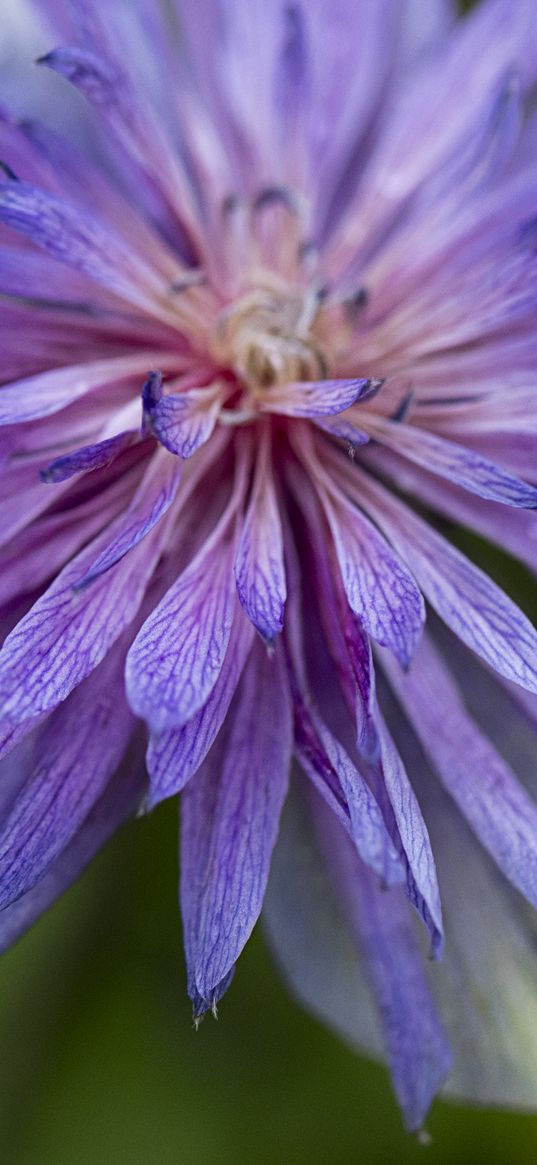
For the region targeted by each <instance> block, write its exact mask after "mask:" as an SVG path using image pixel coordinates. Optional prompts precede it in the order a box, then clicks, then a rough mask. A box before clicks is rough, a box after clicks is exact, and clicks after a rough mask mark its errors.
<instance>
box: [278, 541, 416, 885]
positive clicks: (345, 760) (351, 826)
mask: <svg viewBox="0 0 537 1165" xmlns="http://www.w3.org/2000/svg"><path fill="white" fill-rule="evenodd" d="M288 558H289V568H290V577H291V586H290V597H289V610H288V615H287V619H286V635H285V647H286V651H287V656H288V665H289V677H290V683H291V692H292V697H293V705H294V717H295V755H296V757H297V760H298V762H299V764H300V766H301V768H302V769H303V771H304V773H305V774H306V775H307V776H308V777H309V779H310V780H311V781H312V783H313V784H314V785H315V788H316V789H317V790H318V792H319V793H320V794H321V796H322V797H323V798H324V800H325V801H326V803H327V805H328V806H329V807H330V809H331V811H332V812H333V813H334V814H335V816H336V817H337V818H338V820H339V822H340V823H341V824H342V825H343V828H344V829H345V830H346V831H347V832H348V834H349V835H350V837H351V838H352V840H353V842H354V844H355V846H356V848H357V851H358V853H359V854H360V856H361V858H362V860H363V861H364V862H366V863H367V864H368V865H369V866H371V868H372V869H373V870H375V871H376V872H377V874H378V876H379V877H380V878H382V879H383V880H384V881H385V882H386V883H387V884H388V885H391V884H394V883H396V882H401V881H402V880H403V878H404V871H403V868H402V865H401V862H400V860H399V857H398V855H397V853H396V850H395V847H394V845H393V843H392V840H391V838H390V836H389V833H388V830H387V829H386V826H385V823H384V820H383V817H382V812H381V810H380V808H379V806H378V804H377V802H376V800H375V797H374V796H373V793H372V791H371V789H370V787H369V784H368V783H367V781H366V780H365V779H364V777H363V776H362V774H361V773H360V772H359V771H358V769H357V768H356V766H355V765H354V763H353V761H352V760H351V758H350V756H349V753H348V751H347V750H346V749H345V748H344V747H343V745H342V744H341V743H340V741H339V740H338V739H337V738H336V736H335V735H334V733H333V732H332V731H331V730H330V729H329V728H328V726H327V724H326V723H325V721H324V720H323V718H322V717H321V716H320V715H319V712H318V711H317V707H316V704H315V701H314V699H313V696H312V692H311V690H310V686H309V680H308V675H307V666H306V659H305V653H304V644H303V614H304V612H303V609H302V606H301V604H300V602H299V596H300V589H299V587H300V584H299V578H300V576H299V574H298V564H297V561H296V559H295V556H294V555H293V554H292V551H291V548H290V547H289V554H288ZM314 646H315V670H314V672H313V669H311V670H312V673H313V679H314V680H316V679H317V678H318V679H319V680H322V681H323V684H322V688H321V692H320V702H321V707H324V704H325V696H326V692H327V690H328V693H329V695H330V698H331V701H332V702H333V700H334V698H335V700H336V701H337V700H338V696H339V701H340V702H341V696H340V694H339V692H338V689H337V684H336V685H333V684H332V682H331V681H332V676H331V673H330V670H329V660H328V659H325V660H323V659H322V657H321V655H320V652H319V650H318V644H317V642H315V645H314ZM327 665H328V666H327ZM338 726H339V724H338Z"/></svg>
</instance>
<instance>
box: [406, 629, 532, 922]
mask: <svg viewBox="0 0 537 1165" xmlns="http://www.w3.org/2000/svg"><path fill="white" fill-rule="evenodd" d="M387 669H388V674H389V675H390V681H391V682H392V684H393V685H394V690H395V692H396V695H397V699H398V700H399V701H400V702H401V704H402V705H403V707H404V708H405V711H406V713H407V715H408V718H409V720H410V722H411V723H412V725H413V728H414V731H415V733H416V736H417V737H418V739H419V740H420V741H421V744H422V746H423V748H424V750H425V752H426V754H427V756H428V757H429V760H430V762H431V765H432V766H433V768H434V770H435V771H436V772H437V774H438V776H439V777H440V779H441V781H442V782H443V784H444V785H445V787H446V790H447V792H448V793H449V794H450V795H451V796H452V797H453V799H454V800H455V801H456V803H457V805H458V807H459V809H460V811H461V813H463V814H464V816H465V817H466V818H467V820H468V822H469V824H470V825H471V827H472V829H473V830H474V832H475V833H476V834H477V836H478V838H479V840H480V841H481V843H482V845H483V846H484V847H485V848H486V849H487V850H488V851H489V853H490V854H491V856H492V858H493V860H494V861H495V862H496V864H497V865H498V866H499V868H500V869H501V870H502V872H503V873H504V874H505V876H506V877H507V878H509V880H510V881H511V882H512V883H513V885H514V886H516V888H517V889H518V890H520V891H521V893H522V894H524V895H525V897H526V898H527V899H528V901H529V902H531V904H532V905H533V906H537V805H536V804H535V803H534V802H533V801H532V800H531V798H530V797H529V796H528V794H527V793H526V792H525V791H524V789H523V788H522V786H521V785H520V784H519V783H518V781H517V779H516V777H515V775H514V773H513V772H512V771H511V770H510V768H509V766H508V765H507V764H506V763H505V761H503V760H502V758H501V756H500V755H499V754H498V753H497V752H496V750H495V749H494V748H493V746H492V745H491V743H490V741H488V740H487V738H486V737H485V736H483V734H482V733H481V731H480V730H479V728H478V726H477V724H476V723H475V722H474V721H473V720H472V718H471V717H470V716H469V715H468V714H467V713H466V711H465V709H464V706H463V703H462V700H461V698H460V696H459V693H458V692H457V688H456V686H455V684H454V682H453V679H452V677H451V676H450V673H449V671H448V669H447V668H446V667H444V666H443V664H442V660H441V658H440V656H439V655H438V654H437V652H436V651H435V649H434V647H433V645H432V642H431V641H430V639H428V638H427V639H425V640H424V642H423V645H422V647H421V648H420V652H419V655H418V656H417V658H416V662H415V666H413V668H412V670H411V672H410V673H409V674H408V675H407V676H406V677H404V678H403V679H400V677H398V676H393V675H392V670H391V664H390V663H389V662H388V663H387Z"/></svg>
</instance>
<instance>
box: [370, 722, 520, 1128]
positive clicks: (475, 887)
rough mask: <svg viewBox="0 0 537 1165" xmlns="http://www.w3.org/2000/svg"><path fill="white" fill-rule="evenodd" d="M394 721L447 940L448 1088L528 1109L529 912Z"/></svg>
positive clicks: (443, 995) (438, 989) (441, 978)
mask: <svg viewBox="0 0 537 1165" xmlns="http://www.w3.org/2000/svg"><path fill="white" fill-rule="evenodd" d="M390 725H391V727H392V730H393V731H394V733H395V734H396V736H397V739H398V740H399V741H400V742H402V743H403V742H404V757H405V763H406V764H407V766H408V768H409V771H411V772H412V776H413V780H414V781H415V782H416V784H417V789H418V794H419V798H420V802H421V804H422V805H423V809H424V812H425V814H426V817H427V823H428V825H429V829H430V831H431V837H432V841H433V848H434V852H435V856H436V860H437V863H438V870H439V877H440V882H441V886H442V897H443V904H444V915H445V924H446V947H445V951H444V956H443V959H442V960H441V962H439V963H431V964H430V965H429V970H430V983H431V988H432V990H433V993H434V995H435V997H436V999H437V1001H438V1005H439V1007H440V1008H441V1011H442V1015H443V1016H444V1018H445V1023H446V1027H447V1029H448V1034H449V1038H450V1042H451V1045H452V1048H453V1054H454V1065H453V1072H452V1073H451V1074H450V1076H449V1078H448V1080H447V1082H446V1086H445V1093H446V1095H447V1096H450V1097H452V1098H456V1099H457V1100H459V1101H463V1102H465V1103H469V1102H471V1103H474V1104H475V1103H477V1104H486V1105H489V1106H490V1105H495V1106H496V1105H499V1106H509V1107H513V1106H514V1107H517V1108H520V1109H534V1108H535V1106H536V1104H537V1087H536V1081H537V1044H536V1032H537V1004H536V999H535V976H534V970H533V968H534V958H535V954H534V952H535V941H536V934H537V932H536V927H535V912H534V910H533V908H530V907H528V906H527V904H526V903H525V902H524V900H523V899H522V898H521V897H520V895H519V894H517V893H516V892H515V891H514V890H512V888H511V887H510V886H509V884H508V882H506V880H505V878H504V877H503V875H502V874H501V873H500V872H499V871H498V869H497V867H496V866H495V865H494V861H493V859H492V858H491V857H489V855H488V854H487V853H486V852H485V851H484V850H483V848H482V846H481V845H480V844H479V843H478V842H477V841H476V838H475V836H474V835H473V834H472V832H471V830H470V828H469V827H468V826H467V824H466V823H465V821H464V820H463V818H462V817H461V814H460V813H459V811H458V810H457V808H456V806H455V804H454V803H453V800H452V799H451V797H450V796H448V795H447V793H446V791H445V790H444V789H443V788H442V786H441V784H440V783H439V782H438V781H437V780H435V777H434V774H433V772H432V771H431V769H430V768H429V766H428V764H427V762H426V759H425V757H424V754H423V751H422V749H421V748H420V746H419V744H418V743H417V741H416V739H415V737H414V736H413V735H412V734H411V733H410V732H409V728H408V722H406V728H405V721H404V717H403V715H402V714H397V715H396V717H395V719H393V718H392V715H390ZM469 888H471V893H470V892H469Z"/></svg>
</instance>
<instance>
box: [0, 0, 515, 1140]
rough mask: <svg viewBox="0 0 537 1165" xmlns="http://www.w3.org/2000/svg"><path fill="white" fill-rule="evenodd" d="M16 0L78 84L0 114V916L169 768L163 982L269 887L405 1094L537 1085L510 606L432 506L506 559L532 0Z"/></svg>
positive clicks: (225, 968) (296, 949) (343, 1019)
mask: <svg viewBox="0 0 537 1165" xmlns="http://www.w3.org/2000/svg"><path fill="white" fill-rule="evenodd" d="M36 8H37V10H38V12H40V13H41V17H42V18H43V20H45V21H48V23H49V26H50V24H52V25H53V26H54V30H53V31H54V34H55V35H56V36H57V37H58V39H59V41H60V42H61V43H60V44H59V47H56V48H52V49H51V51H48V52H47V53H46V55H45V56H43V57H41V58H40V61H39V62H38V64H39V65H40V66H41V67H44V68H45V69H47V70H49V83H50V92H51V95H53V96H52V98H51V100H52V104H54V100H55V99H56V100H57V102H58V104H59V105H61V103H62V102H65V101H66V100H69V99H70V97H69V95H70V93H71V89H70V88H69V86H71V87H73V86H74V87H75V88H76V89H78V90H79V91H80V93H81V94H82V97H83V99H84V101H85V105H84V108H83V109H82V107H80V113H79V115H78V116H79V118H80V123H79V125H78V128H77V132H76V134H73V133H72V132H71V131H70V130H69V128H68V129H67V132H66V135H65V136H62V135H59V134H58V133H57V132H56V130H54V129H51V128H50V127H48V126H47V125H44V124H42V123H41V122H40V121H39V120H37V119H36V118H34V117H33V116H32V117H28V118H27V119H25V120H19V119H17V118H15V117H14V116H12V115H10V114H9V112H6V111H3V112H2V114H1V116H0V143H1V147H0V156H1V157H2V159H3V161H2V177H1V178H0V243H1V246H2V254H3V261H2V266H1V270H0V293H1V295H2V297H3V310H2V315H1V318H0V334H1V337H2V348H3V368H2V380H3V382H4V383H3V386H2V388H1V389H0V424H1V430H0V495H1V499H2V517H3V520H2V530H1V533H0V566H1V572H0V619H1V622H2V630H3V637H4V643H3V647H2V649H1V651H0V757H1V758H2V759H1V760H0V776H1V778H2V780H1V782H0V808H1V814H0V911H1V912H0V944H1V945H2V947H5V946H7V945H9V943H10V942H12V941H14V939H15V938H16V937H17V936H18V935H19V934H20V933H22V932H23V931H24V930H25V929H26V928H27V927H28V926H29V925H30V924H31V923H32V922H33V921H34V919H35V918H36V917H37V916H38V915H39V914H40V913H41V912H42V911H43V910H44V909H46V907H47V906H48V905H49V904H50V902H51V901H52V900H53V899H54V897H55V896H56V895H57V894H58V893H60V892H61V891H62V890H63V889H64V888H65V887H66V886H67V885H68V884H69V883H70V882H71V881H72V880H73V879H74V878H75V877H76V876H77V875H78V873H79V872H80V870H81V869H82V868H83V867H84V865H85V864H86V863H87V861H89V860H90V858H91V857H92V856H93V854H94V853H95V852H96V850H97V849H98V847H99V846H100V845H101V844H102V843H103V842H104V841H105V840H106V838H107V837H108V836H109V835H110V833H111V832H112V831H113V830H114V829H115V828H116V827H117V826H118V825H119V824H120V823H121V822H122V821H123V820H124V819H125V818H127V817H128V816H129V815H131V814H134V813H136V812H140V811H143V812H148V811H150V810H152V809H153V808H155V807H156V806H157V805H158V804H159V802H160V801H162V800H164V799H166V798H169V797H171V796H174V795H176V794H178V793H179V792H181V794H182V797H181V801H182V813H181V911H182V917H183V926H184V945H185V955H186V963H187V977H188V991H189V994H190V997H191V1000H192V1005H193V1013H194V1017H195V1020H196V1022H197V1021H198V1020H199V1019H200V1018H201V1017H202V1016H203V1014H204V1013H205V1012H207V1011H209V1010H213V1011H215V1010H216V1007H217V1005H218V1003H219V1000H220V999H221V998H222V996H223V995H224V993H225V991H226V990H227V988H228V986H229V984H230V982H231V979H232V976H233V973H234V968H235V964H236V962H237V959H238V957H239V955H240V953H241V951H242V949H243V947H244V945H245V943H246V942H247V940H248V937H249V935H250V934H251V931H252V929H253V927H254V925H255V923H256V921H257V919H258V917H259V915H260V912H261V908H262V905H263V902H264V900H265V902H266V917H267V927H268V933H269V936H270V941H271V943H272V945H273V948H274V951H275V955H276V958H277V961H278V962H279V964H280V965H281V968H282V970H283V973H284V974H285V976H286V978H287V979H288V981H289V982H290V984H291V985H292V987H293V988H294V990H295V991H296V993H297V994H298V996H299V997H300V998H301V999H302V1000H304V1001H305V1002H306V1003H307V1005H308V1006H310V1007H311V1008H312V1009H313V1010H314V1011H315V1012H316V1013H317V1014H319V1015H321V1016H323V1017H324V1018H326V1019H327V1021H328V1022H329V1023H331V1024H332V1025H333V1026H335V1027H336V1028H337V1029H338V1030H339V1031H342V1032H343V1034H345V1035H346V1036H347V1037H348V1038H350V1039H351V1040H352V1041H353V1042H355V1043H356V1044H357V1045H359V1046H360V1047H363V1048H366V1049H368V1050H372V1051H373V1052H375V1054H376V1053H377V1052H378V1050H379V1048H382V1049H383V1054H384V1055H385V1056H386V1058H387V1060H388V1062H389V1065H390V1069H391V1073H392V1079H393V1084H394V1088H395V1092H396V1094H397V1097H398V1100H399V1103H400V1105H401V1108H402V1111H403V1114H404V1118H405V1121H406V1123H407V1125H408V1127H410V1128H413V1129H415V1128H419V1127H420V1126H421V1125H422V1123H423V1121H424V1119H425V1116H426V1113H427V1110H428V1107H429V1104H430V1102H431V1100H432V1098H433V1096H434V1095H435V1093H436V1092H437V1091H438V1090H440V1089H442V1088H445V1089H446V1090H447V1091H448V1093H451V1094H452V1095H457V1096H465V1097H468V1098H471V1099H476V1100H479V1101H485V1102H490V1103H513V1102H515V1103H520V1104H523V1105H525V1106H527V1105H530V1104H535V1103H537V1096H536V1095H535V1079H536V1078H537V1064H536V1055H535V1051H534V1048H533V1047H532V1046H530V1044H529V1042H528V1041H526V1042H525V1041H524V1039H522V1038H521V1036H520V1034H519V1033H518V1030H515V1029H516V1025H515V1027H513V1023H512V1016H513V1015H514V1014H516V1012H517V1009H526V1012H527V1010H528V1008H530V1009H531V1010H532V1014H535V1010H536V1006H537V1004H536V1000H537V990H536V988H537V984H535V983H530V981H529V980H530V977H529V975H528V973H527V971H526V970H525V969H524V960H525V959H526V955H527V952H528V951H529V949H530V947H531V942H532V938H531V928H532V927H534V925H535V923H534V921H533V919H532V916H531V914H530V913H529V911H530V908H531V909H533V908H535V907H536V906H537V805H536V802H535V771H534V769H535V760H534V758H535V740H536V729H537V698H536V696H537V634H536V632H535V630H534V628H533V626H532V624H531V622H530V620H529V618H528V617H527V615H526V614H525V613H523V611H522V610H521V609H520V608H519V606H517V605H516V603H515V602H514V601H513V600H512V599H511V598H510V597H509V596H508V595H507V594H506V593H505V592H504V591H503V590H502V589H501V587H500V586H499V585H498V583H497V582H496V581H495V580H494V579H493V578H492V577H490V576H489V574H488V572H487V571H486V570H484V569H483V568H482V565H480V564H479V563H478V562H474V561H473V560H472V558H471V557H468V556H466V555H465V554H464V553H463V552H462V551H461V549H459V547H458V545H457V542H458V540H459V535H458V534H457V529H458V528H459V527H460V526H464V527H466V529H467V530H468V531H470V532H472V533H473V534H475V535H478V536H479V538H480V539H481V540H482V539H485V540H487V541H488V542H490V543H493V544H494V545H496V546H497V547H499V548H500V549H501V550H502V551H503V552H505V553H507V554H508V555H511V556H512V557H514V558H517V559H519V560H520V561H521V562H522V563H523V564H524V567H526V568H529V570H530V571H535V568H536V566H537V526H536V524H535V522H536V519H535V514H534V512H533V511H535V510H536V509H537V469H536V466H537V461H536V457H535V453H536V437H537V420H536V418H537V404H536V402H537V397H536V387H535V377H536V375H537V371H536V370H537V339H536V337H537V327H536V324H537V319H536V316H537V264H536V239H537V233H536V225H535V200H536V197H537V165H536V163H535V156H534V145H535V133H536V118H535V114H534V113H532V101H531V94H532V89H533V86H534V85H535V82H536V80H537V51H536V50H535V42H534V19H535V16H534V3H533V0H516V2H515V3H513V2H512V0H511V2H510V3H507V0H483V3H482V4H481V5H479V6H478V7H477V8H476V9H475V11H473V12H472V13H471V15H469V16H467V17H466V18H465V19H464V20H458V19H456V16H455V13H454V12H453V11H452V10H451V6H450V4H449V3H448V2H447V0H427V3H425V0H423V2H421V0H403V2H402V3H400V2H398V0H397V2H395V0H378V3H375V4H369V3H367V0H356V2H354V3H350V2H349V0H331V3H330V4H328V3H326V2H325V0H310V2H309V3H308V4H306V3H305V2H303V0H296V2H295V3H293V4H291V5H289V4H288V3H287V2H286V3H284V2H283V0H270V2H269V3H267V2H266V0H265V2H262V0H249V2H248V3H244V2H243V0H225V3H224V0H198V3H197V4H195V5H193V4H189V3H187V2H186V0H184V2H183V0H174V2H173V3H172V4H169V5H165V4H164V3H163V4H162V5H160V4H159V3H156V2H155V3H150V2H148V3H146V2H145V0H136V3H135V4H132V5H131V4H127V2H126V0H125V2H123V0H121V2H120V3H118V4H117V5H113V6H110V5H107V4H105V3H104V0H103V2H101V0H91V2H90V0H71V2H70V3H67V2H66V3H65V4H64V3H63V0H58V3H55V4H54V5H50V4H48V3H45V0H36ZM483 46H486V51H483ZM50 74H54V75H50ZM73 100H74V98H73ZM76 108H79V107H78V105H77V106H76ZM471 545H473V546H474V550H475V555H476V557H477V558H479V557H480V546H481V542H480V541H479V539H476V540H474V541H473V542H471ZM515 736H517V740H514V737H515ZM517 741H518V745H517ZM290 779H291V785H292V787H291V791H290V792H289V783H290ZM284 806H285V807H284ZM269 876H270V881H269ZM267 887H268V890H267ZM420 932H421V933H420ZM424 938H425V947H424V943H423V939H424ZM491 942H494V943H495V944H496V943H500V945H501V947H502V950H501V957H500V956H499V957H498V961H497V964H496V965H495V966H494V967H493V966H492V965H491V959H490V951H489V945H490V943H491ZM427 954H430V955H431V956H432V961H429V960H427V957H426V956H427ZM424 955H425V957H424ZM484 993H486V997H487V998H488V1006H489V1009H490V1014H489V1012H487V1015H486V1016H484V1014H483V1009H482V1006H481V1003H480V999H482V997H483V994H484ZM373 1014H374V1015H375V1016H376V1021H375V1023H376V1026H375V1025H372V1020H371V1016H372V1015H373Z"/></svg>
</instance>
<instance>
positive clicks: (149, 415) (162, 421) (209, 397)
mask: <svg viewBox="0 0 537 1165" xmlns="http://www.w3.org/2000/svg"><path fill="white" fill-rule="evenodd" d="M143 401H144V418H145V422H146V425H147V427H148V428H149V430H150V431H151V432H152V433H153V436H155V437H156V438H157V441H160V443H161V445H164V448H165V449H168V450H169V451H170V453H175V454H176V455H177V456H178V457H192V454H193V453H195V452H196V449H199V447H200V445H203V444H204V443H205V441H208V439H209V437H210V436H211V433H212V432H213V429H214V427H215V424H216V422H217V419H218V414H219V412H220V408H221V404H222V389H221V387H220V385H218V384H212V385H209V386H208V387H207V388H193V389H189V390H186V391H184V392H182V393H170V394H169V395H168V396H162V395H160V394H159V393H158V392H156V391H155V384H154V382H153V381H151V391H150V392H149V391H148V392H146V393H145V395H144V396H143Z"/></svg>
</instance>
